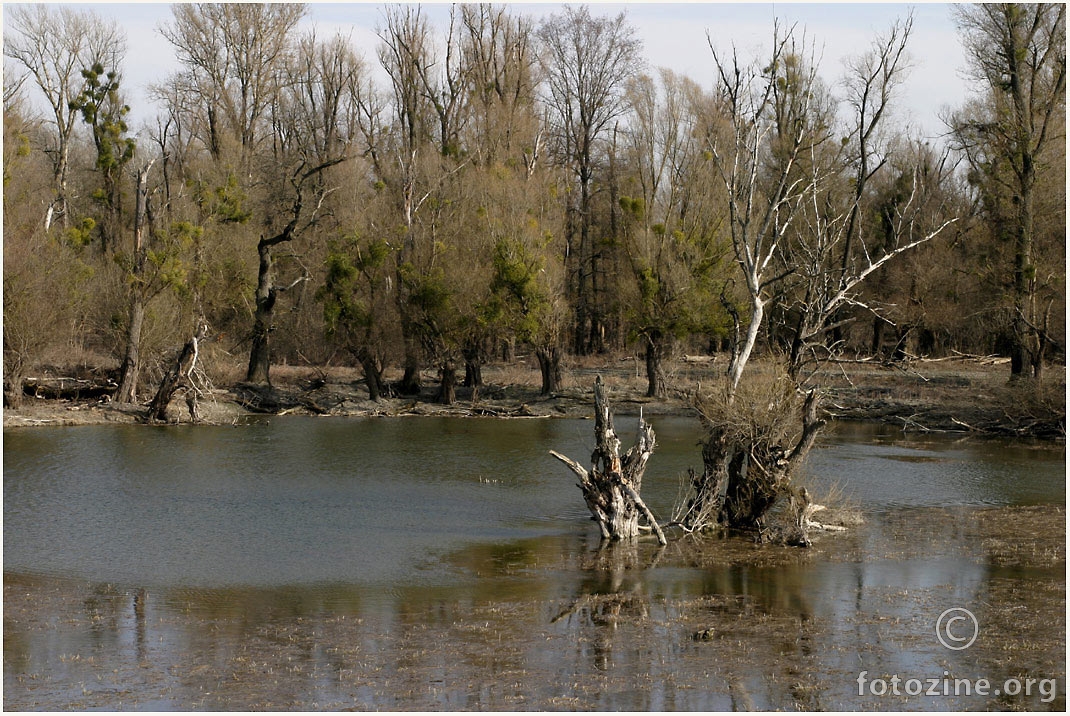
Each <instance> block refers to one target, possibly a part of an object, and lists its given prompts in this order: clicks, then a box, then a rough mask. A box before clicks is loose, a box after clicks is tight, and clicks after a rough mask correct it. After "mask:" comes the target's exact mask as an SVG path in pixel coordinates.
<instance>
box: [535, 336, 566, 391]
mask: <svg viewBox="0 0 1070 716" xmlns="http://www.w3.org/2000/svg"><path fill="white" fill-rule="evenodd" d="M535 358H536V359H538V361H539V372H540V373H542V389H541V390H540V391H539V395H550V394H551V393H556V392H557V391H559V390H561V354H560V352H559V351H558V349H557V346H548V347H544V348H537V349H535Z"/></svg>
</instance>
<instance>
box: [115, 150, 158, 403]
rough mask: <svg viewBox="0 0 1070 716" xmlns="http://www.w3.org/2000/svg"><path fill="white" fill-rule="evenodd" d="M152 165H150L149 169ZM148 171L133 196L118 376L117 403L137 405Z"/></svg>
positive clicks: (146, 169)
mask: <svg viewBox="0 0 1070 716" xmlns="http://www.w3.org/2000/svg"><path fill="white" fill-rule="evenodd" d="M151 165H152V162H149V166H151ZM148 178H149V167H144V168H141V169H138V172H137V179H136V182H135V187H134V192H135V200H134V266H133V268H134V276H133V278H134V286H133V287H132V288H131V289H130V294H131V295H130V323H129V324H128V325H127V327H126V352H125V355H124V356H123V365H122V370H121V372H120V375H121V378H120V379H119V389H118V390H117V391H116V392H115V401H116V402H117V403H134V402H137V381H138V376H139V374H140V373H141V327H142V325H143V324H144V322H145V296H144V294H143V289H142V275H143V274H144V273H145V258H146V257H145V241H144V236H145V234H144V232H145V217H146V214H147V213H148Z"/></svg>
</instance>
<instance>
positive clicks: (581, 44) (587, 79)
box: [538, 6, 642, 353]
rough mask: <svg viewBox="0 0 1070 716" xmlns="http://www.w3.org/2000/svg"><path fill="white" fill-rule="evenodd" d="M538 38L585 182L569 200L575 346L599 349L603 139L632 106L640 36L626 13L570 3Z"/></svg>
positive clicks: (569, 160) (553, 101) (562, 126)
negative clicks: (598, 175) (597, 13)
mask: <svg viewBox="0 0 1070 716" xmlns="http://www.w3.org/2000/svg"><path fill="white" fill-rule="evenodd" d="M538 37H539V40H540V42H541V44H542V48H543V58H542V61H543V70H544V73H545V77H546V86H547V96H546V103H547V104H548V105H549V107H550V108H551V112H552V124H553V131H554V133H555V135H556V139H557V143H558V151H559V152H560V154H561V157H562V159H563V161H564V162H565V163H566V164H567V165H568V166H569V167H570V168H571V169H572V171H573V172H574V173H575V176H576V179H577V182H578V184H579V187H578V188H579V191H578V197H577V199H576V202H577V203H576V204H575V205H573V206H571V207H570V217H571V219H570V222H569V224H570V226H569V230H568V242H569V245H568V248H567V257H568V259H569V260H570V262H572V264H573V266H572V267H571V268H570V274H571V276H570V281H569V286H570V299H571V300H572V301H573V302H574V305H575V307H576V321H575V332H576V333H575V348H576V350H577V351H579V352H580V353H589V352H592V351H597V350H600V349H601V347H602V344H603V330H604V325H603V323H604V316H603V315H602V314H603V309H602V306H601V305H600V302H599V295H600V292H601V291H603V290H604V288H603V286H602V285H601V284H600V281H601V276H600V274H599V271H600V266H599V259H600V256H599V252H598V251H596V250H595V242H594V237H593V236H592V226H593V220H594V217H593V213H592V180H593V179H594V174H595V169H596V167H597V163H596V162H597V159H598V147H597V144H598V142H599V140H601V139H602V138H604V137H605V136H606V134H607V132H609V131H610V130H612V129H613V124H614V121H615V120H616V119H617V118H618V117H620V116H621V115H623V114H624V113H625V112H626V111H627V99H626V93H625V90H626V83H627V80H628V79H629V78H630V77H632V76H633V75H634V74H635V73H636V71H637V70H638V69H639V68H640V63H641V57H640V51H641V49H642V43H641V42H640V41H639V39H638V38H636V36H635V31H634V30H633V29H632V28H631V27H630V26H629V25H628V22H627V19H626V17H625V15H624V14H623V13H621V14H620V15H617V16H616V17H612V18H610V17H592V15H591V13H590V11H589V10H588V9H587V7H586V6H580V7H571V6H566V7H565V9H564V11H563V12H562V13H561V14H558V15H551V16H550V17H549V18H547V19H546V20H545V21H544V22H543V24H542V25H541V26H540V27H539V30H538Z"/></svg>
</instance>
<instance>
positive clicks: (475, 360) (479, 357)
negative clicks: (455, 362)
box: [464, 344, 483, 391]
mask: <svg viewBox="0 0 1070 716" xmlns="http://www.w3.org/2000/svg"><path fill="white" fill-rule="evenodd" d="M464 387H466V388H471V389H472V390H473V391H478V390H479V389H480V388H482V387H483V349H482V347H481V346H480V345H478V344H472V345H469V346H468V347H467V348H465V349H464Z"/></svg>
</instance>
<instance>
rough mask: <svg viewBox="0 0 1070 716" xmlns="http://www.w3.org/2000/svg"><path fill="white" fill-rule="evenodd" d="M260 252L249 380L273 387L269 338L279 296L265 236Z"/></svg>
mask: <svg viewBox="0 0 1070 716" xmlns="http://www.w3.org/2000/svg"><path fill="white" fill-rule="evenodd" d="M256 250H257V253H258V254H259V256H260V264H259V268H258V270H257V275H256V312H255V313H254V315H253V347H252V349H251V350H250V351H249V369H248V370H247V371H246V372H245V380H246V382H249V383H267V384H269V385H270V383H271V377H270V375H269V373H270V370H271V345H270V343H269V338H270V334H271V327H272V326H271V324H272V321H273V320H274V316H275V302H276V300H277V298H278V293H277V291H276V289H275V285H274V272H273V271H272V267H273V262H272V259H271V244H270V243H268V242H267V241H266V240H265V239H264V237H262V236H261V237H260V242H259V243H258V244H257V246H256Z"/></svg>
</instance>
